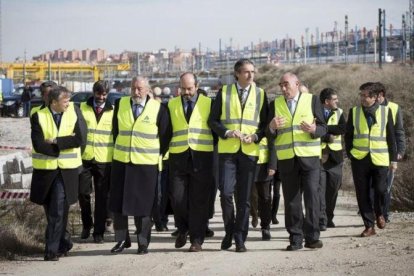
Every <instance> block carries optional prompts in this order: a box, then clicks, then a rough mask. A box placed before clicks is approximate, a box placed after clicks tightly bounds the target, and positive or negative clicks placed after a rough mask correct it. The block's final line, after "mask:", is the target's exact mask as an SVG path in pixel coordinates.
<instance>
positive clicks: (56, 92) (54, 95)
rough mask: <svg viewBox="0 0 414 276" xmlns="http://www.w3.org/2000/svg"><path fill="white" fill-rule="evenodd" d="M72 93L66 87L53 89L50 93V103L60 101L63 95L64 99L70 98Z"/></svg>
mask: <svg viewBox="0 0 414 276" xmlns="http://www.w3.org/2000/svg"><path fill="white" fill-rule="evenodd" d="M70 94H71V93H70V91H69V90H68V89H67V88H66V87H64V86H56V87H54V88H52V90H51V91H50V92H49V97H48V99H49V103H52V101H53V100H55V101H59V98H60V96H61V95H63V97H68V98H69V97H70Z"/></svg>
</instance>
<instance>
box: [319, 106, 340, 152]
mask: <svg viewBox="0 0 414 276" xmlns="http://www.w3.org/2000/svg"><path fill="white" fill-rule="evenodd" d="M342 113H343V111H342V109H340V108H338V109H337V110H335V111H334V114H333V115H332V116H331V117H329V120H328V122H327V123H326V124H327V125H328V126H337V125H338V123H339V118H341V115H342ZM334 137H335V138H334V141H333V142H332V143H325V142H322V149H324V148H326V145H328V147H329V148H330V149H331V150H334V151H339V150H341V149H342V135H334Z"/></svg>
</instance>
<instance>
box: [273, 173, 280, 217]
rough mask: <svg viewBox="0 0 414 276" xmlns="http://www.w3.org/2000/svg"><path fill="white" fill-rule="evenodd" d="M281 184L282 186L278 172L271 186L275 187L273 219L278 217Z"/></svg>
mask: <svg viewBox="0 0 414 276" xmlns="http://www.w3.org/2000/svg"><path fill="white" fill-rule="evenodd" d="M280 184H281V181H280V175H279V171H276V173H275V175H274V177H273V181H272V185H271V186H273V198H272V211H271V213H272V214H271V215H272V217H276V216H277V211H278V210H279V202H280Z"/></svg>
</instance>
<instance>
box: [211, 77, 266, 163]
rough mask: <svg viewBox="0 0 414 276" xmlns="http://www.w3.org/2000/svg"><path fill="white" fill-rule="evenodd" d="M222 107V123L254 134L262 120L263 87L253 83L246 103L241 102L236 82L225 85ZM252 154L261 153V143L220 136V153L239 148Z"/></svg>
mask: <svg viewBox="0 0 414 276" xmlns="http://www.w3.org/2000/svg"><path fill="white" fill-rule="evenodd" d="M221 95H222V107H221V117H220V120H221V123H222V124H223V125H224V126H225V127H226V128H227V129H228V130H240V132H241V133H242V134H244V135H250V134H254V133H256V131H257V128H258V126H259V122H260V111H261V109H262V106H263V104H264V91H263V89H261V88H259V87H257V86H255V85H254V84H252V85H251V86H250V92H249V95H248V97H247V100H246V102H245V105H244V110H243V112H242V107H241V104H240V100H239V96H238V92H237V86H236V84H232V85H224V86H223V89H222V94H221ZM240 146H241V149H242V152H243V153H244V154H246V155H250V156H258V155H259V145H258V144H256V143H251V144H245V143H241V142H240V139H238V138H226V139H223V138H221V137H219V143H218V152H219V153H235V152H237V151H238V150H239V149H240Z"/></svg>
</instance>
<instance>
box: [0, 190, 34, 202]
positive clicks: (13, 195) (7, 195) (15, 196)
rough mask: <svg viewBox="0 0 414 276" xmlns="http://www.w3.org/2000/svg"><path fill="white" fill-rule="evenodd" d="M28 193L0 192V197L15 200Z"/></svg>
mask: <svg viewBox="0 0 414 276" xmlns="http://www.w3.org/2000/svg"><path fill="white" fill-rule="evenodd" d="M29 195H30V193H29V192H0V199H2V200H15V199H26V198H28V197H29Z"/></svg>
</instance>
